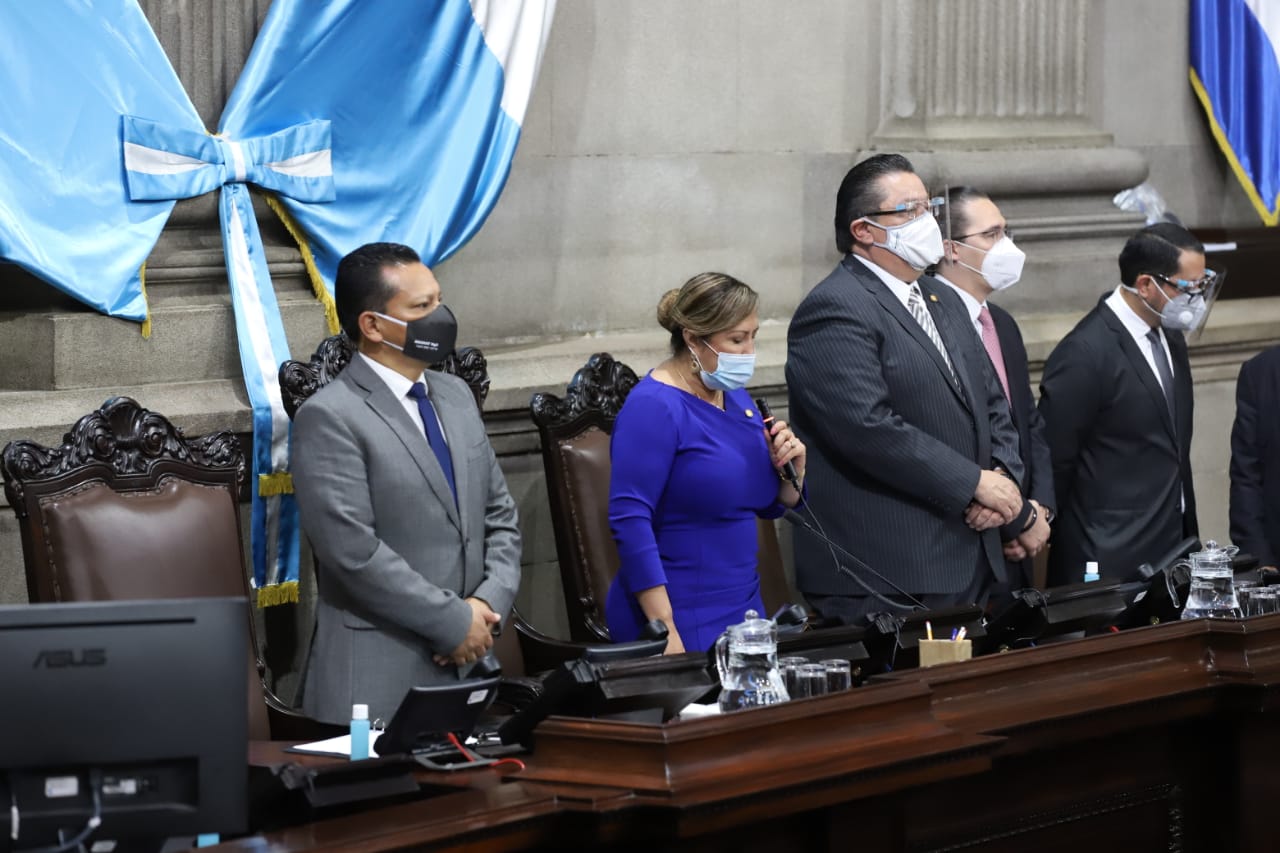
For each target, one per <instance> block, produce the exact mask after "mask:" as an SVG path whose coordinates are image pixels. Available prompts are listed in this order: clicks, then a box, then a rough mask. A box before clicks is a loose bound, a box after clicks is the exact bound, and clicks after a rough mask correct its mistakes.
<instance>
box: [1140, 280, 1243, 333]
mask: <svg viewBox="0 0 1280 853" xmlns="http://www.w3.org/2000/svg"><path fill="white" fill-rule="evenodd" d="M1156 278H1158V279H1159V280H1160V281H1162V282H1164V283H1165V284H1170V285H1173V286H1174V287H1175V288H1177V290H1178V295H1177V297H1175V299H1176V301H1178V302H1179V303H1182V304H1181V305H1180V306H1179V307H1180V308H1182V312H1181V313H1182V319H1185V320H1187V322H1186V324H1185V329H1184V331H1183V335H1184V336H1185V337H1186V340H1187V343H1189V344H1194V343H1196V342H1198V341H1199V340H1200V336H1201V335H1203V334H1204V329H1205V326H1206V325H1207V324H1208V322H1209V313H1210V312H1211V311H1212V310H1213V306H1214V303H1215V302H1217V301H1218V295H1219V294H1220V293H1222V284H1223V282H1224V281H1225V280H1226V278H1227V271H1226V269H1222V270H1217V271H1215V270H1205V273H1204V277H1202V278H1198V279H1196V280H1195V281H1188V280H1187V279H1182V278H1175V277H1173V276H1156Z"/></svg>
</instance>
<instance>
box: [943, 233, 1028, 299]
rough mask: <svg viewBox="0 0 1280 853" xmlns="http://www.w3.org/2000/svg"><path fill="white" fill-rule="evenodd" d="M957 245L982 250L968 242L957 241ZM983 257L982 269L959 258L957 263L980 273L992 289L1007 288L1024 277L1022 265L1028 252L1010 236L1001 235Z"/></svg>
mask: <svg viewBox="0 0 1280 853" xmlns="http://www.w3.org/2000/svg"><path fill="white" fill-rule="evenodd" d="M955 242H956V244H957V245H960V246H966V247H968V248H970V249H974V250H976V251H979V252H982V251H983V250H982V249H979V248H978V247H977V246H970V245H969V244H968V243H961V242H960V241H959V240H956V241H955ZM984 254H985V257H984V258H983V259H982V269H980V270H978V269H973V267H971V266H969V265H968V264H966V263H965V262H964V261H961V260H959V259H957V260H956V263H958V264H960V266H962V267H965V268H966V269H971V270H973V271H974V272H976V273H977V274H978V275H980V276H982V277H983V278H984V279H986V282H987V284H989V285H991V289H992V290H1007V289H1008V288H1010V287H1013V286H1014V285H1015V284H1017V283H1018V279H1020V278H1022V266H1023V264H1025V263H1026V262H1027V253H1026V252H1024V251H1022V250H1021V249H1019V248H1018V247H1017V246H1015V245H1014V244H1013V240H1011V239H1009V237H1007V236H1006V237H1001V238H1000V239H999V240H997V241H996V244H995V245H994V246H992V247H991V248H990V249H987V250H986V252H985V253H984Z"/></svg>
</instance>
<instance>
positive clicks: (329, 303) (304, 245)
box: [263, 193, 341, 335]
mask: <svg viewBox="0 0 1280 853" xmlns="http://www.w3.org/2000/svg"><path fill="white" fill-rule="evenodd" d="M263 195H265V196H266V197H267V206H268V207H270V208H271V209H272V210H273V211H275V214H276V216H278V217H280V221H281V222H283V223H284V227H285V229H286V230H287V231H288V232H289V236H290V237H292V238H293V240H294V242H295V243H297V244H298V251H300V252H302V263H303V264H304V265H305V266H306V268H307V276H308V277H309V278H310V279H311V290H312V291H314V292H315V295H316V299H319V300H320V304H321V305H323V306H324V319H325V322H326V323H328V324H329V334H331V335H336V334H338V331H339V329H340V328H341V326H339V324H338V306H337V305H335V304H334V302H333V297H332V296H330V295H329V291H328V289H326V288H325V286H324V279H323V278H321V277H320V270H318V269H317V268H316V259H315V256H314V255H312V254H311V245H310V244H309V243H308V242H307V238H306V235H305V234H303V233H302V229H301V228H300V227H298V223H297V222H295V221H294V219H293V217H292V216H290V215H289V211H288V210H286V209H285V206H284V205H283V204H281V203H280V200H279V199H278V198H276V197H275V196H274V195H272V194H271V193H263Z"/></svg>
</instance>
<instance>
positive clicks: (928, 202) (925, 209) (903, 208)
mask: <svg viewBox="0 0 1280 853" xmlns="http://www.w3.org/2000/svg"><path fill="white" fill-rule="evenodd" d="M944 204H946V199H944V198H943V197H942V196H937V197H936V198H930V199H923V200H921V199H916V200H914V201H904V202H903V203H902V204H899V205H895V206H893V207H890V208H888V209H887V210H873V211H871V212H869V213H864V214H862V216H859V217H858V218H859V219H863V218H865V217H867V216H893V215H894V214H897V213H909V214H911V218H912V219H916V218H918V217H920V216H923V215H924V214H926V213H935V212H937V210H938V208H940V207H942V205H944Z"/></svg>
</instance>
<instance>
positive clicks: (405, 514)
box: [293, 357, 520, 723]
mask: <svg viewBox="0 0 1280 853" xmlns="http://www.w3.org/2000/svg"><path fill="white" fill-rule="evenodd" d="M427 382H428V387H429V393H430V397H431V401H432V404H433V405H434V406H435V409H436V412H437V414H438V415H439V417H440V421H441V423H442V425H443V427H444V433H445V437H446V439H447V441H448V443H449V452H450V456H451V457H452V459H453V470H454V480H455V482H456V484H457V487H458V502H457V505H456V506H455V504H454V499H453V495H452V494H451V492H450V490H449V486H448V483H447V481H446V480H445V478H444V473H443V472H442V471H441V469H440V463H439V462H438V461H437V460H436V457H435V455H434V453H433V452H432V450H431V446H430V445H429V444H428V443H427V439H426V437H425V436H424V435H423V434H422V430H421V429H419V428H418V427H417V426H416V425H415V424H414V422H413V420H412V419H411V418H410V417H409V415H408V413H406V412H405V410H404V407H403V406H402V405H401V403H400V401H399V400H398V399H396V397H395V395H394V394H393V393H392V392H391V390H390V389H389V388H388V387H387V385H386V383H384V382H383V381H382V379H381V378H380V377H379V376H378V375H377V374H376V373H374V372H373V370H372V369H370V368H369V366H368V365H367V364H365V363H364V361H363V359H361V358H359V357H356V358H353V359H352V361H351V363H350V364H349V365H348V366H347V368H346V370H344V371H343V372H342V373H341V374H340V375H339V376H338V378H337V379H335V380H334V381H333V382H331V383H330V384H329V385H327V386H326V387H324V388H322V389H321V390H320V391H319V392H317V393H316V395H315V396H314V397H312V398H311V399H310V400H309V401H307V403H306V404H305V405H303V406H302V407H301V408H300V409H299V410H298V414H297V419H296V421H295V423H294V429H293V482H294V493H295V495H296V497H297V501H298V509H299V513H300V515H301V520H302V528H303V530H304V531H305V532H306V534H307V538H308V539H309V540H310V542H311V547H312V548H313V549H314V551H315V553H316V557H317V558H318V560H319V575H318V579H317V586H318V588H319V601H318V602H317V605H316V630H315V636H314V637H313V639H312V646H311V656H310V660H309V662H308V665H307V674H306V681H305V686H304V691H303V709H304V710H305V711H306V712H307V714H308V715H310V716H312V717H314V718H316V719H319V720H324V721H326V722H333V723H343V722H346V721H347V720H349V719H351V706H352V704H354V703H357V702H362V703H366V704H368V705H369V712H370V714H371V715H372V716H373V717H382V718H383V719H387V718H389V717H390V716H391V714H392V713H393V712H394V711H395V709H396V707H397V706H398V705H399V703H400V700H401V699H402V698H403V697H404V694H405V691H406V690H407V689H408V688H409V687H411V686H415V685H424V684H438V683H442V682H447V681H451V680H456V679H457V678H458V677H459V673H458V671H457V669H456V668H455V667H453V666H448V667H440V666H437V665H436V664H435V663H434V662H433V661H432V659H431V658H432V655H433V654H448V653H449V652H451V651H453V650H454V649H455V648H456V647H457V646H458V644H459V643H461V642H462V640H463V638H464V637H465V636H466V633H467V629H468V627H469V626H470V623H471V608H470V606H469V605H468V604H467V603H466V602H465V601H464V599H465V598H467V597H469V596H476V597H478V598H482V599H484V600H485V601H487V602H488V603H489V605H490V606H491V607H492V608H493V609H494V610H495V611H497V612H498V613H501V614H506V613H507V612H508V611H509V610H510V608H511V605H512V602H513V601H514V600H515V594H516V589H517V587H518V586H519V584H520V532H519V530H518V528H517V526H516V508H515V502H514V501H512V499H511V495H510V494H509V493H508V491H507V484H506V480H505V479H504V478H503V476H502V471H501V470H500V469H499V467H498V461H497V458H496V457H495V456H494V453H493V448H492V447H490V445H489V440H488V438H487V436H486V435H485V430H484V422H483V420H482V419H481V417H480V414H479V412H478V411H477V410H476V405H475V401H474V399H473V398H472V396H471V391H470V389H468V388H467V386H466V383H464V382H463V381H462V380H460V379H458V378H457V377H454V376H448V375H446V374H437V373H432V374H429V376H428V379H427Z"/></svg>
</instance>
